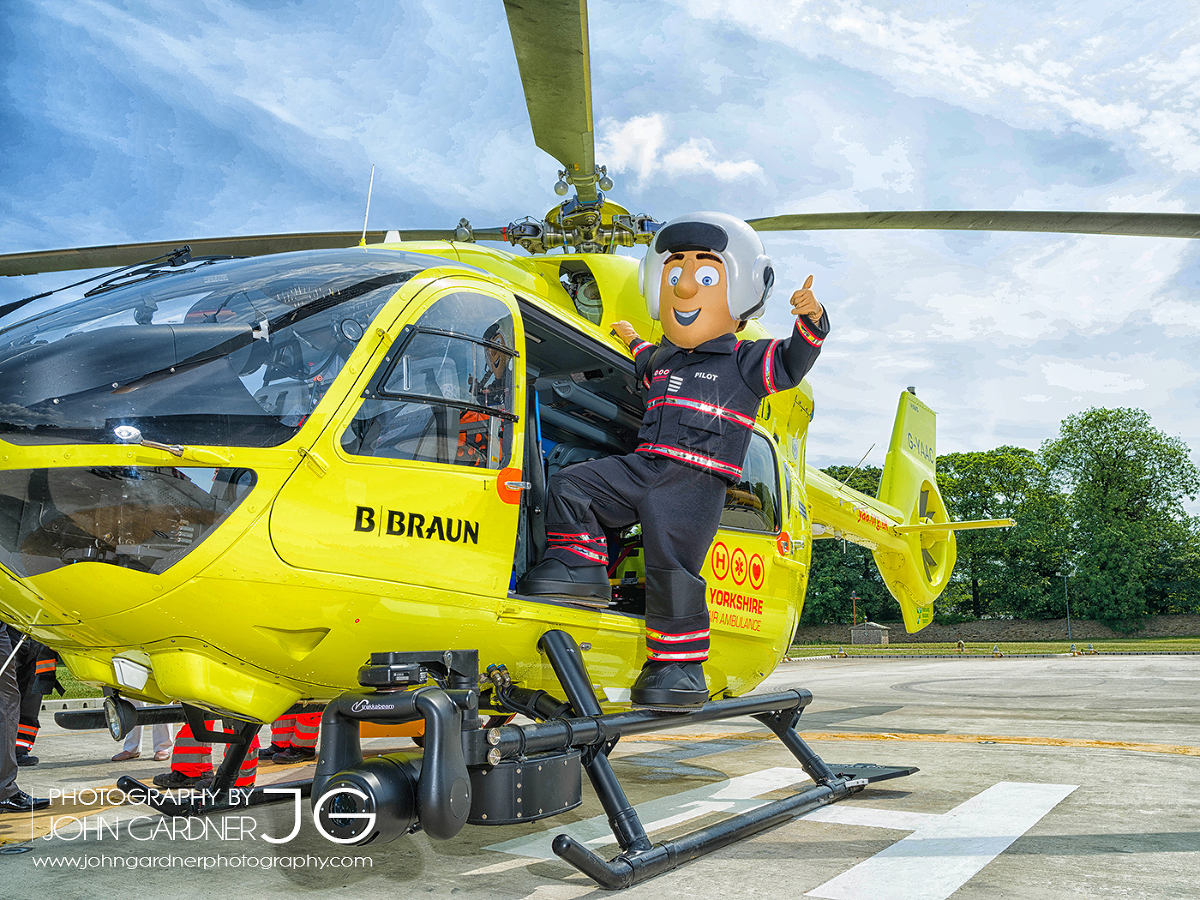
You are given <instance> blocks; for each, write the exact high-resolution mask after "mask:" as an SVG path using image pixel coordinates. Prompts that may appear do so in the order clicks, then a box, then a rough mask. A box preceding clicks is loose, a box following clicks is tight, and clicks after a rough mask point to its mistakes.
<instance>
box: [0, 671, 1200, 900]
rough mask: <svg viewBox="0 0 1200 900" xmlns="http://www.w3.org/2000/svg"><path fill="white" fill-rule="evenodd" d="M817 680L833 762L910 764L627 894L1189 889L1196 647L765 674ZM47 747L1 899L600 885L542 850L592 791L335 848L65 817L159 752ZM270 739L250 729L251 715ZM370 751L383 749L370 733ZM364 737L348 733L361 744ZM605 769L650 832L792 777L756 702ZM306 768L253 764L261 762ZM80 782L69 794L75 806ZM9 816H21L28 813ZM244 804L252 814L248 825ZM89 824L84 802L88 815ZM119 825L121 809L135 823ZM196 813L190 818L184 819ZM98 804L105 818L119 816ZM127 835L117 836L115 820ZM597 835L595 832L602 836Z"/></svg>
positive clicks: (92, 744)
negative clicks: (446, 829) (513, 818)
mask: <svg viewBox="0 0 1200 900" xmlns="http://www.w3.org/2000/svg"><path fill="white" fill-rule="evenodd" d="M789 686H799V687H805V688H808V689H809V690H811V691H812V692H813V694H814V696H815V700H814V702H813V704H812V706H811V707H809V709H808V711H807V712H805V714H804V716H803V719H802V723H801V730H802V732H803V733H804V735H805V737H806V739H807V740H808V741H809V742H810V744H811V745H812V746H813V747H814V748H815V749H816V750H817V751H818V752H819V753H820V754H821V755H822V756H823V757H824V758H825V759H826V760H827V761H830V762H832V763H853V762H872V763H879V764H885V765H915V766H918V767H920V770H921V771H920V772H919V773H917V774H916V775H913V776H910V777H908V778H904V779H900V780H895V781H890V782H885V783H883V784H881V785H878V786H873V787H869V788H868V789H867V790H865V791H864V792H863V793H861V794H858V795H856V796H855V797H853V798H852V799H850V800H847V801H844V802H842V803H840V804H837V805H836V806H833V807H828V808H825V809H822V810H818V811H817V812H814V813H811V814H809V815H808V816H806V817H803V818H800V819H795V820H793V821H791V822H789V823H787V824H785V825H782V826H780V827H777V828H775V829H773V830H770V831H767V832H764V833H762V834H759V835H758V836H756V837H754V838H751V839H749V840H747V841H743V842H741V843H740V844H736V845H734V846H732V847H729V848H726V849H724V850H720V851H717V852H716V853H714V854H712V855H710V856H707V857H705V858H703V859H700V860H698V861H696V862H693V863H690V864H688V865H686V866H684V867H682V868H680V869H677V870H675V871H673V872H670V873H668V874H666V875H663V876H660V877H659V878H656V879H653V880H651V881H649V882H647V883H645V884H642V885H639V886H637V887H634V888H631V889H629V890H627V891H625V892H623V895H624V896H626V897H629V898H659V897H704V898H707V897H716V898H721V900H732V898H740V897H747V898H749V897H754V898H761V897H775V896H802V895H803V896H811V897H821V898H831V900H832V898H846V900H888V898H897V900H899V898H903V900H940V898H945V897H950V896H954V897H955V898H964V900H979V898H1001V897H1002V898H1006V900H1007V898H1030V900H1046V898H1057V897H1075V896H1078V897H1089V898H1094V897H1123V898H1124V897H1139V898H1143V897H1144V898H1184V897H1195V896H1197V895H1200V888H1198V887H1197V885H1198V884H1200V657H1198V656H1137V657H1105V656H1091V657H1062V658H1049V659H1011V658H1006V659H991V658H986V659H939V660H919V659H886V660H880V659H873V660H861V659H858V660H856V659H814V660H805V661H801V662H793V663H786V664H784V665H783V666H782V667H781V668H780V669H779V670H778V671H777V672H776V673H775V674H774V675H772V676H771V678H770V679H769V680H768V681H767V683H766V685H764V688H782V687H789ZM43 725H44V726H46V727H44V728H43V731H42V735H41V736H40V737H39V739H38V745H37V753H38V755H39V756H41V758H42V763H41V765H39V766H37V767H36V768H32V769H23V770H21V775H20V784H21V786H22V788H24V789H25V790H27V791H30V792H32V793H34V794H36V795H39V796H47V795H49V794H51V792H56V793H57V794H58V795H60V796H61V794H62V793H63V792H69V791H71V790H74V791H76V792H77V793H76V794H75V796H74V800H75V803H76V805H75V807H69V806H57V807H55V809H54V811H53V813H55V814H57V816H58V818H59V819H62V821H61V822H60V823H59V825H60V827H59V828H58V829H57V831H58V836H57V837H56V836H55V835H54V834H53V833H51V834H44V832H46V830H47V827H46V823H45V821H41V822H40V825H41V827H40V830H39V831H38V834H39V835H42V836H39V837H36V838H35V839H34V840H32V841H30V840H26V841H25V842H24V843H20V842H18V843H13V842H12V841H13V839H14V838H20V837H21V836H22V829H23V830H24V836H25V837H26V838H27V837H28V835H29V834H30V833H31V832H30V828H31V825H32V824H36V823H31V822H30V820H29V818H28V817H19V816H2V817H0V841H4V840H7V841H9V842H10V843H8V844H6V845H5V847H4V850H5V851H13V850H18V851H24V850H25V848H31V849H28V850H27V852H15V853H14V852H2V853H0V897H3V898H31V900H41V898H56V900H58V898H62V900H70V898H75V897H80V898H83V897H88V898H91V897H97V896H100V897H110V896H111V897H122V898H125V897H130V898H133V897H136V898H139V900H142V898H154V897H168V896H169V897H175V896H180V895H183V894H184V893H185V892H188V891H194V892H205V894H212V895H228V896H237V897H239V898H254V897H258V896H272V897H275V896H279V895H281V893H282V892H289V893H295V894H297V895H303V896H305V897H320V896H324V895H329V896H334V895H335V894H336V895H337V896H346V895H349V896H353V897H356V898H364V900H366V898H376V897H378V898H410V897H451V896H453V897H455V898H459V900H465V898H476V897H478V898H479V900H485V898H486V900H494V898H500V900H508V898H513V900H517V898H537V900H558V898H561V900H570V898H576V897H584V896H589V895H593V896H600V895H601V894H602V893H604V892H601V891H599V890H598V889H597V888H596V887H595V886H594V885H593V884H592V883H591V882H590V881H588V880H586V879H585V878H583V876H581V875H579V874H578V873H576V872H575V871H574V870H573V869H571V868H570V867H569V866H567V865H566V864H565V863H563V862H561V861H559V860H558V859H557V858H555V857H554V855H553V853H552V852H551V851H550V842H551V840H552V838H553V837H554V835H555V834H558V833H560V832H563V831H566V832H569V833H571V834H573V835H574V836H576V838H577V839H581V840H585V841H586V840H590V841H593V843H592V844H591V845H590V846H592V847H593V848H595V849H596V850H597V851H598V852H600V853H602V854H604V855H607V856H611V855H613V854H614V853H615V852H616V851H615V847H614V846H613V845H612V841H611V835H610V834H608V832H607V827H606V825H605V822H604V818H603V816H602V814H601V810H600V806H599V804H598V803H597V802H596V800H595V796H594V795H593V794H592V793H591V790H590V788H589V787H587V786H585V788H584V803H583V805H582V806H581V807H580V808H578V809H576V810H574V811H573V812H571V813H569V814H566V815H563V816H560V817H558V818H556V819H550V820H545V821H543V822H538V823H530V824H526V825H520V826H504V827H497V828H481V827H473V826H468V827H467V828H466V829H465V830H464V832H463V833H462V834H461V835H460V836H459V837H458V838H457V839H455V840H452V841H449V842H444V843H443V842H436V841H432V840H430V839H429V838H428V837H426V836H425V835H416V836H410V837H406V838H401V839H400V840H397V841H395V842H393V843H391V844H386V845H382V846H378V847H369V848H366V849H357V848H350V849H344V848H342V847H339V846H337V845H335V844H333V843H330V842H329V841H327V840H326V839H325V838H323V837H322V836H321V835H320V834H318V833H317V831H316V830H315V828H314V827H313V825H312V822H311V819H310V818H309V817H308V814H307V805H305V807H304V809H303V815H302V817H301V823H300V828H299V832H298V833H297V835H296V836H295V837H294V838H293V839H291V840H290V841H286V842H284V843H271V842H268V841H267V840H265V839H264V838H265V837H274V838H276V839H277V840H278V839H281V838H286V837H287V835H288V834H289V832H291V831H292V829H293V824H294V817H295V813H294V808H293V806H292V805H291V804H290V803H285V804H282V805H279V806H272V807H255V808H252V809H249V810H246V811H244V812H242V813H240V814H239V815H240V817H241V819H240V820H239V818H238V816H232V815H231V816H225V817H210V825H209V827H208V828H206V829H204V833H200V832H199V831H198V830H197V829H198V827H199V826H194V827H193V830H192V833H191V834H190V835H189V834H187V833H184V832H182V831H180V830H179V829H175V830H174V832H173V831H172V828H171V827H169V826H170V824H171V823H169V822H167V821H166V820H162V819H161V818H160V817H157V816H154V815H152V814H150V811H149V810H148V809H147V808H146V807H144V806H136V805H125V806H120V807H117V808H114V809H109V810H107V811H105V812H102V813H100V815H99V819H102V820H103V821H104V822H106V823H108V824H106V825H104V826H100V825H97V824H95V822H93V824H92V825H91V826H90V831H88V832H86V833H84V834H82V835H80V832H79V826H78V825H75V824H74V823H73V821H72V820H67V819H65V818H64V817H66V816H75V817H79V816H81V815H82V814H84V813H87V812H91V811H93V810H92V809H91V808H89V801H91V800H92V797H91V796H90V795H87V794H79V793H78V792H79V791H81V790H83V789H88V788H101V787H104V786H112V785H113V784H114V783H115V781H116V778H117V777H118V776H119V775H123V774H130V775H137V776H141V777H144V778H146V779H147V780H148V778H149V776H151V775H153V774H154V773H156V772H158V771H162V770H163V769H164V766H163V765H162V764H155V763H153V762H149V763H148V762H146V761H145V760H144V759H143V760H139V761H137V762H134V763H125V764H116V763H111V762H109V761H108V760H109V757H110V756H111V755H112V754H113V753H114V752H116V749H117V746H116V745H115V744H114V743H113V742H112V741H111V740H110V739H109V738H108V736H107V734H106V733H99V732H96V733H77V732H65V731H62V730H61V729H58V728H57V727H56V726H54V725H52V724H49V725H47V723H46V722H45V721H43ZM264 736H265V732H264ZM374 743H375V744H376V746H377V747H382V746H386V745H389V744H390V743H394V742H388V741H386V740H384V739H377V741H376V742H374ZM371 745H372V742H364V747H365V749H370V748H371ZM613 760H614V768H615V770H616V771H617V774H618V775H619V776H620V777H621V779H622V781H623V783H624V785H625V788H626V791H627V792H628V794H629V795H630V798H631V799H632V800H633V801H634V802H635V803H636V804H637V805H638V808H639V814H640V815H641V818H642V821H643V822H644V823H645V824H646V825H647V827H650V828H652V829H655V830H654V831H653V836H654V837H659V838H661V837H665V836H669V835H670V836H673V835H678V834H682V833H685V832H687V831H690V830H692V829H694V828H696V827H699V826H702V825H705V824H708V823H710V822H713V821H717V820H719V819H720V818H721V817H722V816H724V815H728V814H729V813H730V812H736V811H739V810H741V809H745V808H748V807H750V806H753V805H754V804H756V803H759V802H762V801H763V800H764V799H767V800H769V799H774V798H776V797H780V796H785V795H786V792H787V789H788V787H789V786H790V785H792V784H794V783H796V782H797V780H798V779H802V778H803V773H802V772H800V771H799V768H798V766H797V764H796V762H795V760H794V759H793V758H792V757H791V756H790V755H789V754H788V753H787V752H786V751H785V750H784V748H783V747H782V745H780V744H779V743H778V742H777V741H776V740H774V739H771V738H770V736H769V735H768V733H767V732H766V731H765V729H762V728H760V727H759V726H758V723H757V722H754V721H753V720H738V721H733V722H726V723H718V724H716V725H714V726H711V727H709V726H705V727H693V728H689V729H681V730H678V731H673V732H665V733H660V734H656V735H648V736H644V737H643V738H640V739H637V740H633V739H628V740H625V741H622V743H621V744H620V745H619V746H618V749H617V750H616V751H615V752H614V754H613ZM300 771H302V770H297V769H295V768H292V769H287V770H279V769H277V768H276V769H274V770H273V767H270V766H264V767H263V768H262V770H261V777H260V784H261V783H263V782H265V781H266V780H268V779H278V780H289V779H294V778H295V777H297V775H298V774H299V773H300ZM81 801H83V802H82V803H81ZM22 820H23V821H22ZM247 820H250V821H247ZM89 821H92V820H89ZM131 821H132V827H131V826H130V822H131ZM197 821H199V820H197ZM113 823H119V824H120V827H119V829H118V828H117V827H116V825H115V824H113ZM117 831H119V836H114V833H115V832H117ZM606 835H608V836H607V837H606Z"/></svg>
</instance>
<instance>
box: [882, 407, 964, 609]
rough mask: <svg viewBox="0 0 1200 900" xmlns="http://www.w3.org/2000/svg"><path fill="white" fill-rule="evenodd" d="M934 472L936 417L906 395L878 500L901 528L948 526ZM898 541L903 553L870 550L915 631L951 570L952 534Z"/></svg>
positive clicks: (912, 535)
mask: <svg viewBox="0 0 1200 900" xmlns="http://www.w3.org/2000/svg"><path fill="white" fill-rule="evenodd" d="M936 469H937V413H935V412H934V411H933V410H932V409H930V408H929V407H928V406H926V405H925V404H924V403H922V402H921V401H920V400H918V399H917V396H916V394H913V393H910V392H908V391H905V392H904V393H902V394H901V395H900V404H899V406H898V408H897V410H896V424H895V425H894V426H893V428H892V441H891V444H890V445H889V447H888V453H887V459H886V461H885V462H884V466H883V478H882V480H881V481H880V485H879V499H880V500H882V501H883V502H884V503H886V504H888V505H889V506H891V507H894V508H895V509H897V510H898V511H899V512H900V514H901V516H902V521H901V525H902V526H920V525H944V524H946V523H948V521H949V517H948V516H947V515H946V504H945V503H944V502H943V500H942V495H941V492H940V491H939V490H938V485H937V474H936ZM900 537H901V540H902V541H903V542H904V543H905V544H907V548H906V549H907V552H897V551H896V550H895V549H892V548H889V547H883V546H880V547H879V548H878V549H876V550H875V552H874V556H875V563H876V565H878V566H879V571H880V574H881V575H883V580H884V583H885V584H887V586H888V590H889V591H891V593H892V596H893V597H895V598H896V600H897V601H898V602H899V603H900V609H901V611H902V612H903V614H904V626H905V628H906V629H907V630H908V631H910V632H912V631H919V630H920V629H922V628H924V627H925V626H926V625H928V624H929V623H930V622H932V621H933V601H934V599H935V598H936V597H937V596H938V595H939V594H940V593H941V592H942V590H943V589H944V588H945V587H946V585H947V583H949V580H950V573H951V571H953V569H954V562H955V559H956V553H955V547H954V531H953V530H950V529H944V530H943V529H936V528H927V529H922V530H919V531H912V532H907V533H903V534H901V535H900Z"/></svg>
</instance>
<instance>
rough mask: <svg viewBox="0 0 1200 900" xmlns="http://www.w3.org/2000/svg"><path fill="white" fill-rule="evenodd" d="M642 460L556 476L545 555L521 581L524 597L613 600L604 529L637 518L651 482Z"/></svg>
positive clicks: (606, 461)
mask: <svg viewBox="0 0 1200 900" xmlns="http://www.w3.org/2000/svg"><path fill="white" fill-rule="evenodd" d="M642 462H644V460H642V458H641V457H638V456H634V455H630V456H607V457H604V458H603V459H597V460H593V461H591V462H586V463H577V464H575V465H573V466H568V467H567V468H565V469H562V470H561V471H558V472H556V473H554V475H553V476H551V478H550V484H549V487H548V489H547V492H546V544H547V549H546V555H545V558H544V559H543V560H542V561H541V562H540V563H538V564H537V565H536V566H534V567H533V568H532V569H530V570H529V572H527V573H526V574H525V577H524V578H522V579H521V582H520V584H518V586H517V590H518V592H520V593H523V594H566V595H568V596H579V597H599V598H603V599H608V598H609V597H610V596H611V590H610V588H609V584H608V543H607V541H606V539H605V537H604V527H603V526H608V527H609V528H624V527H625V526H626V525H631V524H632V523H633V522H635V521H636V520H637V511H636V504H637V500H638V498H639V497H640V496H641V495H642V494H644V493H645V490H646V487H647V484H646V481H645V478H644V477H643V473H642V471H641V466H640V463H642Z"/></svg>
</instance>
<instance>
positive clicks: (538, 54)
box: [504, 0, 596, 203]
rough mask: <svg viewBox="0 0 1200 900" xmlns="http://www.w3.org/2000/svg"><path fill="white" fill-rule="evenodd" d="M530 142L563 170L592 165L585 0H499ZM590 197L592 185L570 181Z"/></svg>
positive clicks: (581, 171)
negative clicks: (518, 77)
mask: <svg viewBox="0 0 1200 900" xmlns="http://www.w3.org/2000/svg"><path fill="white" fill-rule="evenodd" d="M504 11H505V13H507V15H508V30H509V32H510V33H511V34H512V42H513V50H515V51H516V54H517V68H518V69H519V70H520V72H521V84H522V86H523V87H524V88H525V105H526V106H527V107H528V108H529V124H530V125H532V126H533V140H534V142H535V143H536V144H537V145H538V146H539V147H541V148H542V149H543V150H545V151H546V152H547V153H549V154H550V155H551V156H553V157H554V158H555V159H557V160H558V161H559V162H560V163H562V164H563V166H565V167H566V170H567V174H568V175H591V174H592V172H593V171H595V168H596V144H595V139H594V138H593V135H592V69H591V62H590V58H589V54H588V22H587V0H504ZM576 190H577V191H578V193H579V199H580V200H582V201H583V202H585V203H588V202H591V201H593V200H595V199H596V186H595V185H594V184H581V185H576Z"/></svg>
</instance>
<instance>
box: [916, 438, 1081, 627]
mask: <svg viewBox="0 0 1200 900" xmlns="http://www.w3.org/2000/svg"><path fill="white" fill-rule="evenodd" d="M937 468H938V485H939V487H940V488H941V491H942V497H943V499H944V500H945V501H946V510H947V512H948V513H949V514H950V517H951V518H952V519H954V520H964V519H1003V518H1012V519H1015V520H1016V522H1017V524H1016V525H1015V526H1013V527H1012V528H993V529H987V530H981V531H960V532H958V533H957V534H956V537H955V539H956V546H957V551H958V562H957V563H956V565H955V569H954V575H953V580H952V583H951V585H950V587H948V588H947V590H946V592H945V595H944V597H945V600H943V601H942V602H941V604H940V605H941V607H942V609H943V611H946V612H954V611H958V612H964V611H966V612H969V613H970V614H971V615H972V616H974V617H975V618H982V617H984V616H1015V617H1018V618H1053V617H1055V616H1061V615H1063V614H1064V612H1065V608H1064V604H1063V600H1062V596H1061V594H1060V593H1056V592H1055V591H1054V590H1053V586H1054V576H1055V573H1056V572H1057V571H1059V570H1060V569H1061V568H1062V566H1063V564H1064V562H1065V548H1064V547H1063V545H1062V542H1061V535H1062V533H1063V531H1064V529H1065V528H1066V527H1067V524H1068V523H1067V505H1066V502H1065V498H1064V497H1063V496H1061V495H1060V494H1059V493H1058V492H1057V491H1056V490H1055V488H1054V485H1053V484H1052V483H1051V481H1050V479H1049V478H1048V477H1047V473H1046V471H1045V469H1044V468H1043V466H1042V464H1041V462H1040V461H1039V460H1038V458H1037V456H1036V454H1034V453H1033V451H1031V450H1026V449H1023V448H1021V447H998V448H997V449H995V450H987V451H978V452H971V453H948V454H946V455H944V456H941V457H939V458H938V462H937ZM955 608H956V609H955Z"/></svg>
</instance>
